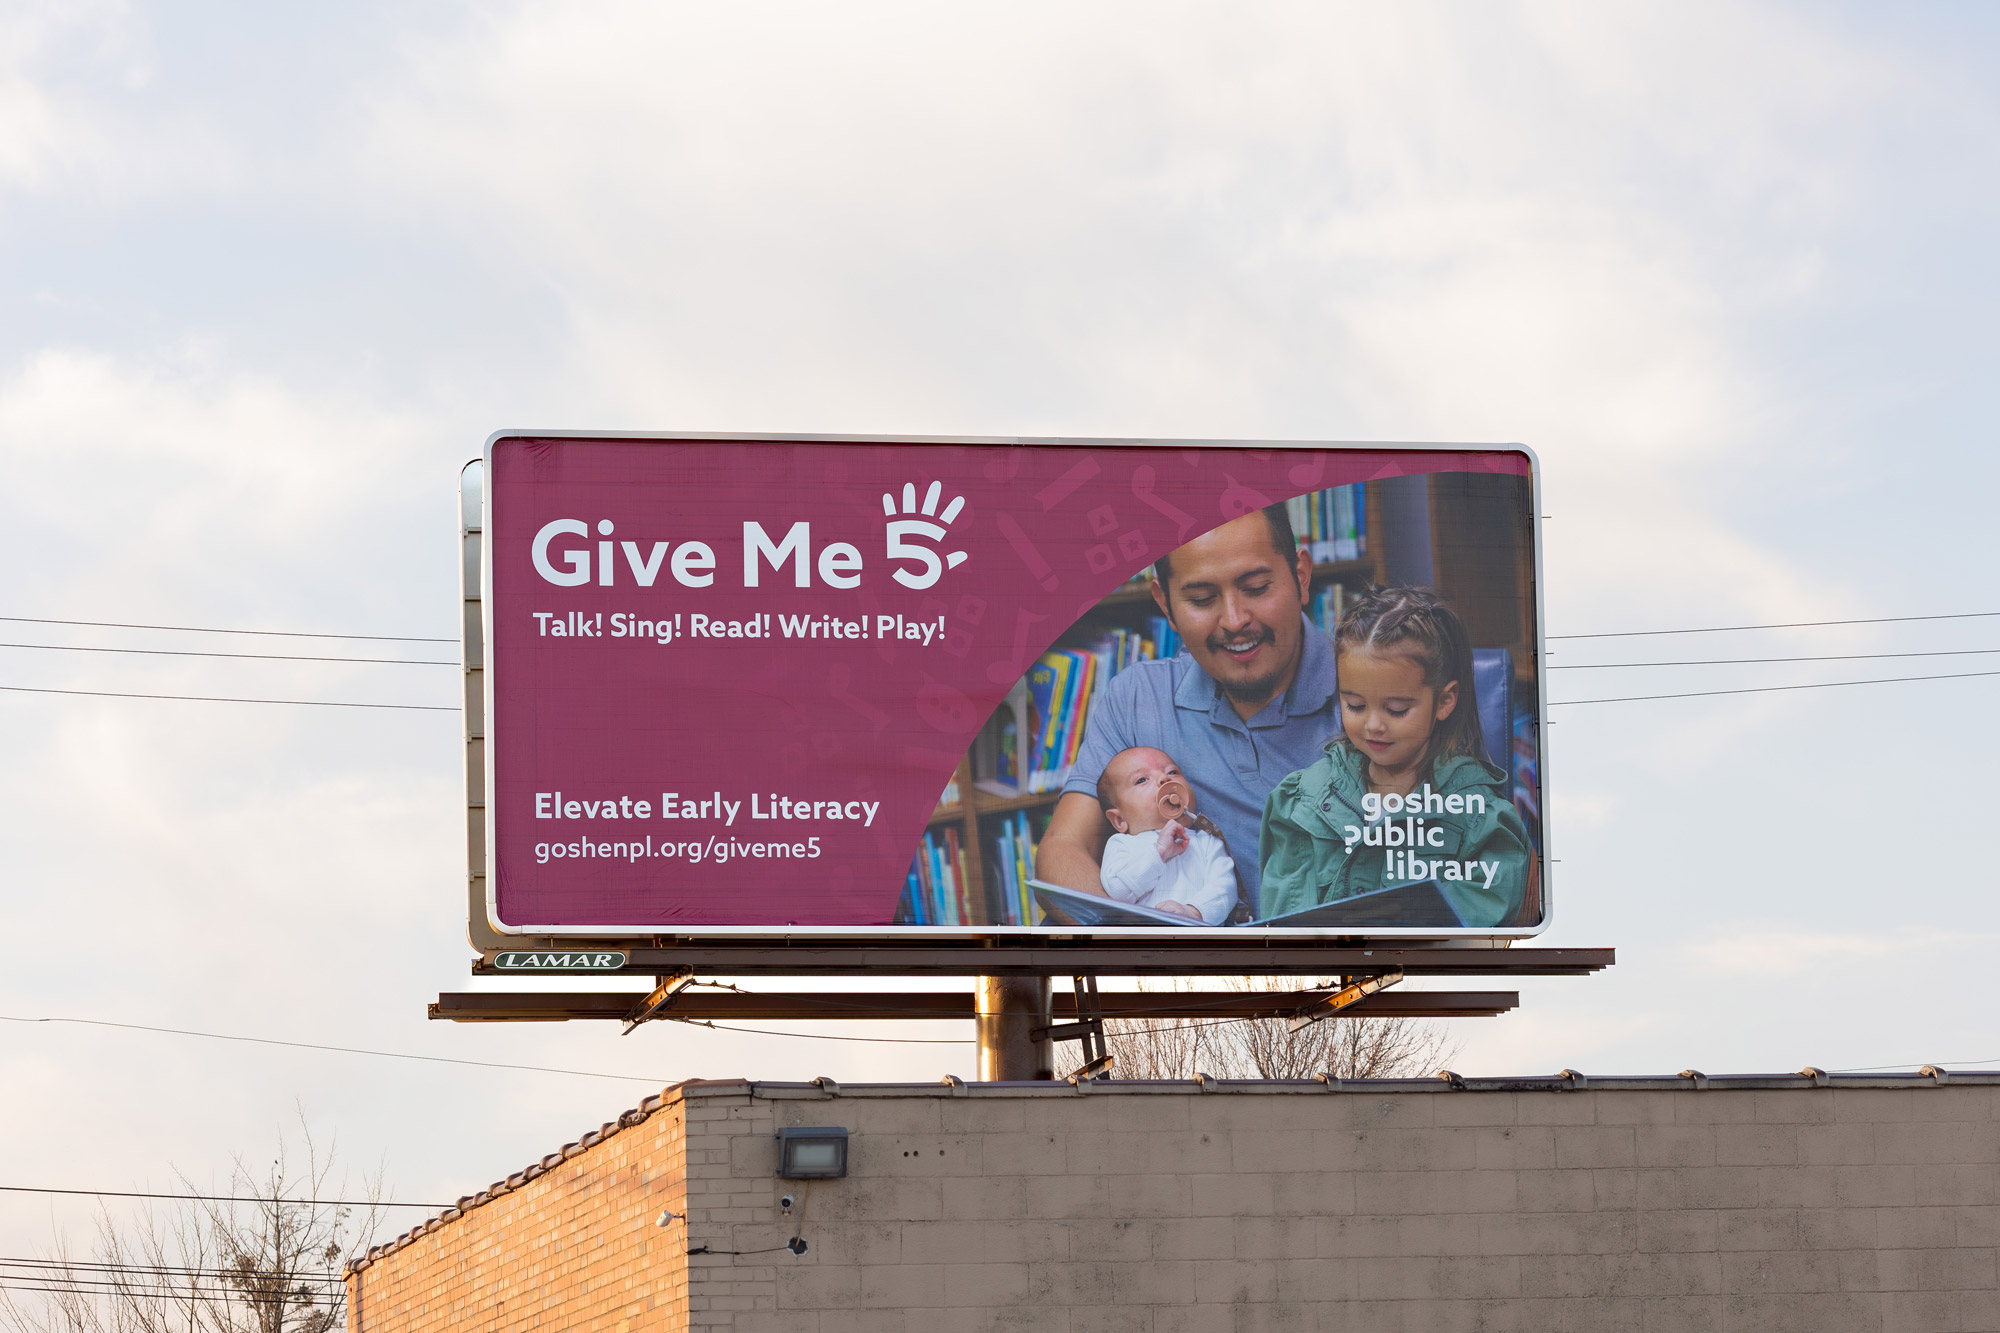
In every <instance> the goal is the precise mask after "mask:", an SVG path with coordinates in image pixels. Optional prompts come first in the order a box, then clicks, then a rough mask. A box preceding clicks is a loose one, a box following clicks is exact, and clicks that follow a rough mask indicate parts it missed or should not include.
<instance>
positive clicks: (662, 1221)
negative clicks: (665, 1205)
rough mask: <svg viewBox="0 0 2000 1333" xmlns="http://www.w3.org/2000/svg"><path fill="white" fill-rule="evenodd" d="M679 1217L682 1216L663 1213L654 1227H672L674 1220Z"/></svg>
mask: <svg viewBox="0 0 2000 1333" xmlns="http://www.w3.org/2000/svg"><path fill="white" fill-rule="evenodd" d="M678 1216H680V1214H678V1213H674V1212H665V1213H661V1214H660V1216H659V1220H658V1221H656V1222H654V1223H653V1225H654V1226H656V1227H665V1226H672V1225H673V1221H674V1219H675V1218H676V1217H678Z"/></svg>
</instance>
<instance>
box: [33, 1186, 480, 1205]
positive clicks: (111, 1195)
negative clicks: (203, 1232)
mask: <svg viewBox="0 0 2000 1333" xmlns="http://www.w3.org/2000/svg"><path fill="white" fill-rule="evenodd" d="M0 1190H4V1191H5V1192H7V1193H9V1194H79V1195H83V1196H86V1197H88V1198H95V1199H191V1200H194V1201H196V1202H199V1203H289V1204H313V1205H317V1206H319V1207H324V1208H456V1207H458V1205H457V1204H455V1203H398V1202H397V1201H395V1200H394V1199H286V1198H276V1199H260V1198H258V1197H257V1196H256V1195H254V1194H253V1195H250V1196H248V1197H245V1196H242V1195H237V1194H158V1193H152V1192H149V1191H146V1190H77V1189H57V1188H55V1187H54V1186H52V1185H0Z"/></svg>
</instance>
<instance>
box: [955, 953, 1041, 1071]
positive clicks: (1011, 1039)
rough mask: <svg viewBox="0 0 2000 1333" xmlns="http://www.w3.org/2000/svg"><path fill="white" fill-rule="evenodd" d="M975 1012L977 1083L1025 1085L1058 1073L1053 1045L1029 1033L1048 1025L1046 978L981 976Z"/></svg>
mask: <svg viewBox="0 0 2000 1333" xmlns="http://www.w3.org/2000/svg"><path fill="white" fill-rule="evenodd" d="M974 1012H975V1014H976V1018H975V1020H974V1023H975V1026H976V1028H977V1030H978V1034H979V1070H978V1079H979V1081H980V1082H982V1083H1025V1082H1031V1081H1034V1080H1037V1079H1053V1078H1054V1077H1055V1076H1056V1073H1055V1043H1053V1042H1048V1041H1036V1040H1035V1039H1034V1036H1033V1035H1032V1034H1033V1033H1034V1031H1035V1029H1036V1028H1045V1027H1047V1026H1049V1023H1050V1008H1049V979H1048V978H1047V977H980V978H979V989H978V995H977V1000H976V1003H975V1008H974Z"/></svg>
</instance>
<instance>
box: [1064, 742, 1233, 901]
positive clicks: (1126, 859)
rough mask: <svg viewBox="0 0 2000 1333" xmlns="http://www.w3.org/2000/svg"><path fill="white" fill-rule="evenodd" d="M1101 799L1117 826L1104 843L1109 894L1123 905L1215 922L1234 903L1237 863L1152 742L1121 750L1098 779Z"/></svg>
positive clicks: (1171, 764) (1176, 769)
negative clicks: (1199, 812) (1134, 905)
mask: <svg viewBox="0 0 2000 1333" xmlns="http://www.w3.org/2000/svg"><path fill="white" fill-rule="evenodd" d="M1097 800H1098V804H1100V805H1102V806H1103V807H1104V817H1105V818H1106V819H1107V820H1109V821H1111V827H1112V828H1114V829H1117V830H1118V831H1117V832H1116V833H1114V834H1112V835H1111V839H1110V841H1109V842H1108V843H1106V844H1105V847H1104V862H1103V865H1102V866H1101V867H1100V875H1101V878H1102V880H1103V883H1104V892H1105V893H1106V894H1108V895H1110V896H1111V897H1113V898H1116V899H1117V900H1118V901H1119V902H1122V903H1136V904H1138V905H1139V906H1140V907H1151V908H1153V909H1155V910H1156V911H1161V912H1173V913H1176V914H1177V915H1180V916H1185V917H1190V918H1192V919H1193V920H1196V921H1200V922H1203V923H1205V924H1207V925H1211V926H1219V925H1221V924H1223V923H1224V922H1225V921H1227V920H1228V919H1229V914H1230V912H1231V911H1233V910H1234V909H1235V907H1236V863H1235V862H1234V861H1232V860H1230V859H1229V849H1228V848H1227V847H1225V846H1223V842H1222V839H1221V838H1220V837H1219V836H1218V835H1217V834H1216V832H1215V825H1214V824H1212V823H1210V822H1209V821H1208V819H1207V818H1206V817H1204V816H1202V815H1198V814H1196V813H1195V809H1194V792H1193V790H1192V789H1191V788H1189V786H1188V785H1187V779H1186V778H1184V777H1182V776H1181V770H1180V767H1179V766H1178V765H1177V764H1175V763H1174V761H1173V760H1172V759H1171V758H1169V757H1168V756H1167V755H1165V754H1164V753H1162V752H1161V751H1159V750H1155V749H1153V748H1152V747H1150V746H1145V745H1135V746H1133V747H1132V748H1130V749H1128V750H1120V751H1119V752H1118V753H1117V754H1115V755H1113V756H1112V757H1111V762H1110V763H1108V764H1106V765H1105V766H1104V776H1103V777H1101V778H1099V779H1098V780H1097Z"/></svg>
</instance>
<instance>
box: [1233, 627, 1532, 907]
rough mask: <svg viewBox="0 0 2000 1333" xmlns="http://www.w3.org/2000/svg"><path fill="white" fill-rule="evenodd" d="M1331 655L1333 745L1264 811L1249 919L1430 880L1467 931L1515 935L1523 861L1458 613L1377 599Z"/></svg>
mask: <svg viewBox="0 0 2000 1333" xmlns="http://www.w3.org/2000/svg"><path fill="white" fill-rule="evenodd" d="M1333 646H1334V657H1335V661H1336V663H1337V667H1336V670H1337V673H1338V680H1339V690H1340V716H1341V730H1342V733H1343V734H1342V735H1340V736H1338V737H1336V738H1335V739H1334V740H1333V741H1332V742H1331V743H1329V744H1328V745H1327V747H1326V754H1325V755H1324V756H1323V757H1321V758H1320V759H1319V760H1318V761H1317V762H1315V763H1314V764H1313V765H1312V766H1311V767H1309V768H1303V769H1300V770H1299V771H1298V772H1296V773H1294V774H1292V775H1291V776H1290V777H1287V778H1286V779H1285V780H1284V781H1283V782H1281V783H1279V784H1278V787H1277V789H1276V790H1275V791H1273V792H1272V793H1271V795H1270V798H1269V799H1268V800H1266V801H1265V803H1264V823H1263V828H1262V830H1261V833H1260V836H1259V839H1258V843H1259V846H1258V853H1259V862H1260V864H1261V865H1262V867H1263V891H1262V896H1261V899H1260V902H1259V909H1260V910H1259V911H1258V913H1257V915H1258V916H1259V917H1272V916H1277V915H1280V914H1282V913H1285V912H1296V911H1300V910H1302V909H1304V908H1308V907H1316V906H1318V905H1319V904H1321V903H1329V902H1334V901H1337V900H1339V899H1342V898H1351V897H1354V896H1355V895H1357V894H1363V893H1371V892H1373V891H1374V890H1376V889H1382V888H1388V887H1390V886H1392V885H1396V884H1407V883H1412V882H1414V881H1418V880H1425V879H1430V880H1435V881H1436V882H1437V885H1438V888H1439V890H1440V891H1441V892H1442V893H1443V894H1444V897H1445V899H1446V901H1448V902H1449V903H1450V904H1451V906H1452V908H1453V910H1455V911H1456V912H1457V913H1458V917H1459V920H1460V921H1461V922H1463V923H1464V924H1465V925H1468V926H1498V925H1502V924H1512V923H1513V921H1514V918H1515V916H1516V915H1517V913H1519V911H1520V907H1521V902H1522V899H1523V897H1524V895H1525V894H1526V892H1527V887H1528V878H1529V869H1530V866H1531V864H1532V862H1533V856H1532V853H1531V852H1530V850H1529V844H1528V835H1527V829H1526V828H1525V826H1524V825H1523V824H1522V822H1521V816H1520V813H1519V812H1518V811H1516V810H1515V809H1514V804H1513V802H1512V801H1511V800H1509V799H1508V797H1509V792H1508V785H1509V784H1508V779H1507V775H1506V774H1505V773H1503V772H1502V771H1501V770H1500V769H1498V768H1496V767H1494V766H1493V764H1492V763H1491V762H1489V761H1488V759H1487V756H1486V746H1485V743H1484V742H1483V741H1482V740H1481V738H1480V732H1479V709H1478V707H1477V705H1476V704H1475V702H1474V699H1473V695H1472V645H1471V642H1470V640H1469V639H1468V638H1467V637H1466V633H1465V626H1464V624H1462V623H1461V622H1460V621H1459V618H1458V615H1457V613H1456V612H1454V611H1453V610H1452V609H1451V608H1450V607H1449V606H1447V605H1446V604H1445V602H1444V600H1443V599H1442V598H1440V597H1439V596H1438V595H1437V593H1436V592H1435V591H1433V590H1432V589H1429V588H1378V589H1376V590H1375V591H1373V592H1370V593H1368V594H1367V595H1366V596H1364V597H1362V598H1361V599H1360V600H1359V601H1357V602H1355V603H1354V604H1353V605H1352V606H1351V607H1349V608H1348V609H1347V611H1346V613H1345V614H1344V615H1342V616H1341V618H1340V624H1339V626H1338V628H1336V629H1335V631H1334V636H1333Z"/></svg>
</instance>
